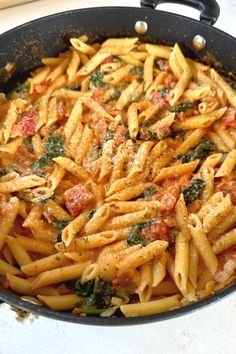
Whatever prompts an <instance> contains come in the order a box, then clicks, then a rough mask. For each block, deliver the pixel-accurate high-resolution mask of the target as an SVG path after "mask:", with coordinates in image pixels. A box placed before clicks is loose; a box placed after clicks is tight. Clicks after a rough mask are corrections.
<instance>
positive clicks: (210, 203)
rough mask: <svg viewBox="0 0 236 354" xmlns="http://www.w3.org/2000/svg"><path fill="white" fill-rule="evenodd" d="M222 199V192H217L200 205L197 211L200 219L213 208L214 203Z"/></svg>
mask: <svg viewBox="0 0 236 354" xmlns="http://www.w3.org/2000/svg"><path fill="white" fill-rule="evenodd" d="M223 199H224V196H223V193H222V192H217V193H215V194H213V196H212V197H211V198H210V199H209V200H208V202H207V203H206V204H205V205H203V206H202V208H201V209H200V210H199V212H198V213H197V216H198V217H199V219H200V220H203V219H204V218H205V217H206V216H207V215H208V214H209V213H210V212H211V210H212V209H213V208H214V206H215V205H217V204H219V203H221V202H222V201H223Z"/></svg>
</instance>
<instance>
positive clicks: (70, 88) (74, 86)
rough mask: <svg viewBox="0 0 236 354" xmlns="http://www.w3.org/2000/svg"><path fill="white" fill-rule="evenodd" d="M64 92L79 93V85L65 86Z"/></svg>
mask: <svg viewBox="0 0 236 354" xmlns="http://www.w3.org/2000/svg"><path fill="white" fill-rule="evenodd" d="M65 88H66V90H73V91H80V89H81V85H80V84H74V85H71V86H66V87H65Z"/></svg>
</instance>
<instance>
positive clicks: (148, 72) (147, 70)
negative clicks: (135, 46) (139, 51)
mask: <svg viewBox="0 0 236 354" xmlns="http://www.w3.org/2000/svg"><path fill="white" fill-rule="evenodd" d="M154 59H155V56H154V55H150V56H149V57H147V59H146V60H145V63H144V67H143V80H144V91H147V89H148V88H149V86H150V85H151V84H152V82H153V65H154Z"/></svg>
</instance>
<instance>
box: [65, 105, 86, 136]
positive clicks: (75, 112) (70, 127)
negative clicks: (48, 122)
mask: <svg viewBox="0 0 236 354" xmlns="http://www.w3.org/2000/svg"><path fill="white" fill-rule="evenodd" d="M82 112H83V107H82V104H81V102H80V100H79V99H78V100H77V102H76V103H75V105H74V107H73V109H72V111H71V113H70V116H69V118H68V119H67V121H66V124H65V127H64V134H65V139H66V141H67V142H69V141H70V139H71V137H72V135H73V134H74V132H75V129H76V126H77V125H78V122H79V121H80V120H81V119H82Z"/></svg>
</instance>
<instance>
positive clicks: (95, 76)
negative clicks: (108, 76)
mask: <svg viewBox="0 0 236 354" xmlns="http://www.w3.org/2000/svg"><path fill="white" fill-rule="evenodd" d="M103 78H104V72H103V71H94V72H93V73H92V75H91V82H92V83H93V85H94V86H95V87H104V86H106V83H105V82H104V81H103Z"/></svg>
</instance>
